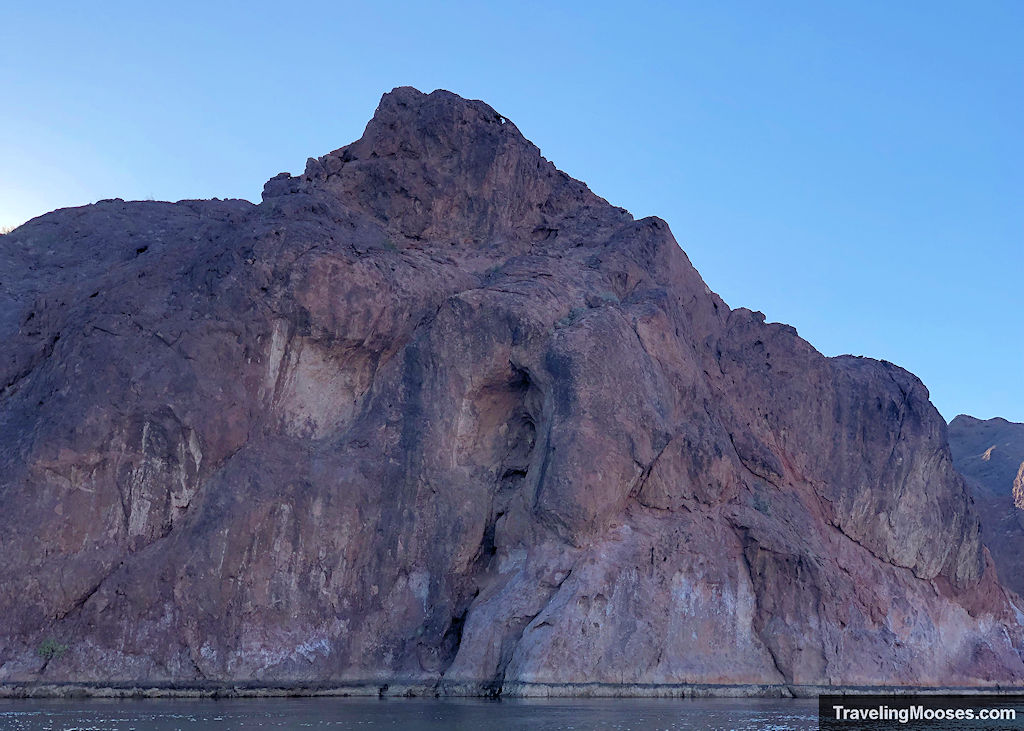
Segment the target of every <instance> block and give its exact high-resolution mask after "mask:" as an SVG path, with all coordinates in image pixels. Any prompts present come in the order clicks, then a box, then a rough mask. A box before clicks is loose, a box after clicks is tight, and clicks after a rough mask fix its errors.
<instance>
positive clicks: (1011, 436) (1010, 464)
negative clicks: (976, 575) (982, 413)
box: [949, 414, 1024, 594]
mask: <svg viewBox="0 0 1024 731" xmlns="http://www.w3.org/2000/svg"><path fill="white" fill-rule="evenodd" d="M949 446H950V448H951V450H952V453H953V463H954V464H955V465H956V468H957V469H958V470H959V471H960V472H962V473H963V474H964V475H965V476H966V477H967V484H968V486H969V487H970V489H971V494H972V497H973V499H974V503H975V506H976V509H977V513H978V515H979V517H980V518H981V525H982V540H983V541H984V543H985V545H986V546H987V547H988V550H989V551H991V552H992V559H993V561H995V565H996V572H997V573H998V574H999V579H1000V581H1002V583H1003V584H1004V585H1006V586H1008V587H1009V588H1011V589H1013V590H1014V591H1015V592H1017V593H1018V594H1024V424H1015V423H1014V422H1012V421H1007V420H1006V419H999V418H996V419H987V420H982V419H975V418H974V417H973V416H966V415H963V414H961V415H960V416H958V417H956V418H955V419H953V421H951V422H950V423H949Z"/></svg>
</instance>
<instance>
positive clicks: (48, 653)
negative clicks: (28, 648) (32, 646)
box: [36, 637, 68, 660]
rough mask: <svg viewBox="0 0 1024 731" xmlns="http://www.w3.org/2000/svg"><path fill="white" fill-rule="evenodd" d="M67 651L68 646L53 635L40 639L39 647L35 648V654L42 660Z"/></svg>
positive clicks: (51, 658) (55, 656)
mask: <svg viewBox="0 0 1024 731" xmlns="http://www.w3.org/2000/svg"><path fill="white" fill-rule="evenodd" d="M67 651H68V646H67V645H63V644H61V643H60V642H58V641H57V640H55V639H54V638H53V637H47V638H46V639H45V640H43V641H42V643H40V645H39V647H37V648H36V654H37V655H39V657H41V658H43V659H44V660H53V659H54V658H59V657H60V656H62V655H63V654H64V653H65V652H67Z"/></svg>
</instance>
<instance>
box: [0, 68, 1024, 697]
mask: <svg viewBox="0 0 1024 731" xmlns="http://www.w3.org/2000/svg"><path fill="white" fill-rule="evenodd" d="M0 282H2V284H0V313H2V314H0V342H3V348H2V356H3V360H2V361H0V437H2V442H0V499H2V501H3V508H4V509H3V511H2V512H0V536H2V541H3V545H2V548H3V551H2V553H3V555H4V557H5V560H4V561H3V562H2V564H0V585H2V586H3V587H4V588H5V591H4V592H2V593H0V618H2V620H0V679H2V680H18V679H28V680H31V679H45V680H62V679H76V680H91V681H96V682H111V681H119V680H144V681H149V682H162V681H175V682H178V681H189V680H212V681H216V680H221V681H225V680H238V681H244V680H273V681H281V682H305V681H319V680H323V681H333V682H340V681H373V682H380V683H382V684H383V683H391V682H397V681H399V680H406V681H418V682H426V683H428V684H434V685H436V687H438V688H439V689H440V690H442V691H448V692H460V690H461V691H463V692H464V691H467V690H469V691H470V692H479V691H481V690H488V689H489V690H491V691H492V692H497V691H498V690H500V689H502V688H507V689H509V690H514V692H530V690H529V689H530V688H536V687H540V686H537V685H536V684H545V683H553V684H561V683H584V682H601V683H614V684H635V683H655V684H656V683H798V684H799V683H826V684H827V683H839V684H927V685H942V684H945V685H977V684H990V683H1003V684H1021V683H1022V682H1024V664H1022V661H1021V656H1020V649H1021V647H1022V636H1021V630H1020V628H1019V627H1018V624H1017V616H1018V615H1017V611H1016V609H1015V608H1014V606H1013V604H1012V601H1013V597H1012V595H1010V594H1008V593H1007V592H1006V591H1005V590H1004V589H1003V588H1002V586H1001V585H1000V584H999V583H998V582H997V580H996V578H995V572H994V570H993V567H992V564H991V561H990V559H989V558H988V556H987V553H986V551H985V550H984V548H983V547H982V544H981V542H980V540H979V526H978V520H977V517H976V516H975V513H974V512H973V510H972V508H971V504H970V500H969V496H968V493H967V491H966V488H965V485H964V481H963V478H962V477H961V476H960V475H959V474H958V473H957V472H956V471H955V470H954V468H953V462H952V460H951V457H950V453H949V448H948V446H947V443H946V427H945V424H944V422H943V421H942V419H941V418H940V416H939V415H938V413H937V412H936V411H935V409H934V408H933V407H932V405H931V404H930V402H929V400H928V393H927V391H926V389H925V387H924V386H923V385H922V384H921V383H920V381H919V380H918V379H917V378H915V377H914V376H913V375H911V374H910V373H907V372H906V371H904V370H902V369H900V368H898V367H896V366H894V365H892V364H890V363H886V362H878V361H873V360H868V359H864V358H853V357H841V358H834V359H829V358H825V357H823V356H822V355H820V354H819V353H818V352H817V351H815V350H814V348H812V347H811V346H810V345H809V344H808V343H806V342H805V341H803V340H801V339H800V337H798V335H797V333H796V331H795V330H794V329H793V328H791V327H788V326H786V325H780V324H769V323H765V322H764V317H763V315H761V314H760V313H757V312H751V311H750V310H746V309H736V310H733V309H730V308H729V307H728V306H727V305H726V304H725V303H724V302H723V301H722V300H721V299H720V298H719V297H718V296H717V295H715V294H714V293H713V292H711V291H710V290H709V289H708V288H707V287H706V286H705V284H704V282H703V281H702V280H701V278H700V276H699V275H698V274H697V272H696V271H695V270H694V268H693V267H692V266H691V265H690V262H689V261H688V259H687V257H686V255H685V254H684V253H683V252H682V250H680V248H679V247H678V245H677V244H676V242H675V240H674V238H673V237H672V234H671V232H670V231H669V229H668V227H667V225H666V224H665V223H664V222H663V221H661V220H660V219H657V218H647V219H643V220H634V219H633V218H632V217H631V216H630V215H629V213H627V212H626V211H624V210H623V209H621V208H615V207H613V206H611V205H609V204H608V203H607V202H605V201H604V200H602V199H601V198H599V197H597V196H596V195H594V194H593V193H592V192H590V191H589V190H588V189H587V187H586V186H585V185H584V184H582V183H580V182H578V181H576V180H573V179H571V178H570V177H569V176H567V175H566V174H564V173H562V172H560V171H558V170H557V169H556V168H555V167H554V166H553V165H552V164H551V163H549V162H548V161H547V160H545V159H544V158H543V157H541V155H540V152H539V151H538V149H537V148H536V147H535V146H534V145H532V144H531V143H530V142H528V141H527V140H526V139H524V137H523V136H522V135H521V134H520V133H519V131H518V130H517V129H516V127H515V125H513V124H512V123H511V122H510V121H508V120H507V119H505V118H504V117H502V116H501V115H499V114H498V113H496V112H495V111H494V110H493V109H491V108H490V107H489V106H487V105H486V104H484V103H482V102H477V101H467V100H464V99H461V98H459V97H457V96H455V95H453V94H451V93H448V92H444V91H437V92H434V93H432V94H429V95H425V94H421V93H420V92H418V91H416V90H414V89H410V88H400V89H396V90H395V91H393V92H391V93H390V94H387V95H385V96H384V98H383V99H382V101H381V104H380V106H379V108H378V109H377V112H376V114H375V116H374V118H373V120H372V121H371V122H370V123H369V125H368V126H367V129H366V132H365V134H364V135H363V137H362V138H361V139H360V140H358V141H357V142H355V143H353V144H351V145H349V146H347V147H343V148H341V149H340V150H337V151H335V152H332V153H330V154H328V155H325V156H324V157H321V158H319V159H311V160H310V161H309V162H308V164H307V166H306V171H305V173H304V174H302V175H299V176H295V177H292V176H288V175H286V174H282V175H280V176H277V177H275V178H273V179H272V180H271V181H269V182H268V183H267V185H266V188H265V190H264V196H263V202H262V203H261V204H259V205H253V204H250V203H247V202H244V201H183V202H180V203H176V204H166V203H126V202H123V201H103V202H100V203H98V204H96V205H92V206H86V207H83V208H78V209H68V210H62V211H57V212H54V213H51V214H48V215H46V216H42V217H40V218H38V219H36V220H34V221H31V222H29V223H28V224H26V225H24V226H22V227H21V228H19V229H17V230H16V231H14V232H13V233H11V234H9V235H7V236H4V237H2V238H0ZM50 638H52V639H54V640H56V641H57V642H59V643H60V644H61V645H65V646H66V647H67V650H66V651H64V652H62V653H60V654H59V656H53V657H50V658H49V659H45V658H43V657H40V655H39V653H38V652H37V650H38V649H39V648H40V647H41V644H42V643H44V642H46V640H47V639H50ZM51 647H52V645H51ZM43 654H50V655H54V653H43ZM531 684H532V685H531Z"/></svg>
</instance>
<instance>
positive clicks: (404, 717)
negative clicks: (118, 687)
mask: <svg viewBox="0 0 1024 731" xmlns="http://www.w3.org/2000/svg"><path fill="white" fill-rule="evenodd" d="M817 713H818V707H817V702H816V701H815V700H776V699H770V700H768V699H756V698H749V699H747V698H744V699H734V698H728V699H726V698H714V699H693V700H689V699H678V700H676V699H646V698H643V699H572V700H569V699H565V700H562V699H559V700H501V701H488V700H478V699H461V698H460V699H447V698H446V699H438V700H425V699H405V698H393V699H383V700H378V699H376V698H373V699H364V698H359V699H353V698H260V699H232V700H191V699H173V700H172V699H167V700H163V699H161V700H95V699H85V700H52V701H51V700H45V701H43V700H0V728H2V729H18V730H25V731H28V730H31V731H35V730H36V729H47V730H54V731H56V730H58V729H60V730H61V731H71V730H72V729H74V730H76V731H100V730H101V729H102V730H103V731H108V730H109V731H112V730H115V729H116V731H128V730H129V729H134V730H135V731H175V730H176V729H181V730H182V731H199V730H200V729H204V730H205V729H307V728H312V729H319V728H328V729H413V731H435V730H436V731H440V730H441V729H467V730H469V729H486V731H554V730H555V729H559V730H562V729H580V730H582V729H608V730H612V729H614V730H615V731H627V730H633V729H636V730H637V731H652V730H653V729H735V730H736V731H740V730H741V729H742V730H744V731H748V730H749V731H753V730H754V729H758V730H763V729H816V728H817V727H818V722H817V721H818V715H817Z"/></svg>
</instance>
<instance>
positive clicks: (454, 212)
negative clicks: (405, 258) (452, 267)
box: [264, 86, 632, 243]
mask: <svg viewBox="0 0 1024 731" xmlns="http://www.w3.org/2000/svg"><path fill="white" fill-rule="evenodd" d="M298 191H305V192H309V191H315V192H328V193H329V194H330V195H331V196H332V197H333V198H335V199H338V200H340V201H341V202H342V203H343V204H344V205H346V206H348V207H350V208H354V209H356V210H359V211H362V212H364V213H367V214H369V215H371V216H372V217H374V218H376V219H377V220H378V221H380V222H382V223H383V224H384V225H386V226H387V228H388V229H389V230H391V231H392V232H394V233H396V234H398V235H401V236H405V237H407V238H411V239H417V240H418V239H438V240H449V241H453V242H457V243H466V242H471V241H472V242H479V241H486V240H501V241H507V240H510V239H517V240H531V239H532V240H548V239H552V238H557V236H558V235H559V234H560V233H563V234H564V232H565V227H564V226H562V225H561V222H562V221H563V220H564V219H565V218H572V219H573V221H574V224H573V228H574V230H575V231H576V232H579V231H580V230H583V231H592V232H594V233H595V234H596V233H597V232H598V231H599V230H601V229H606V228H609V227H614V226H616V225H619V224H621V223H623V222H627V221H631V220H632V217H631V216H629V214H628V213H627V212H626V211H625V210H624V209H621V208H616V207H614V206H612V205H610V204H609V203H608V202H607V201H605V200H604V199H603V198H600V197H598V196H596V195H595V194H594V193H592V192H591V191H590V189H589V188H587V186H586V185H585V184H584V183H582V182H580V181H578V180H575V179H573V178H571V177H570V176H569V175H567V174H566V173H564V172H562V171H560V170H558V169H557V168H556V167H555V166H554V165H553V164H551V163H550V162H549V161H548V160H546V159H545V158H544V157H543V156H542V155H541V153H540V150H539V149H538V148H537V146H536V145H534V144H533V143H532V142H530V141H529V140H527V139H526V138H525V137H524V136H523V135H522V133H521V132H520V131H519V129H518V127H516V125H515V124H514V123H512V122H511V121H510V120H509V119H508V118H506V117H505V116H504V115H502V114H500V113H498V112H497V111H495V110H494V108H493V107H491V106H490V105H488V104H486V103H484V102H482V101H477V100H469V99H464V98H462V97H460V96H459V95H457V94H454V93H452V92H450V91H445V90H443V89H438V90H436V91H433V92H431V93H429V94H425V93H423V92H420V91H418V90H417V89H414V88H412V87H408V86H402V87H398V88H396V89H394V90H393V91H391V92H389V93H386V94H384V95H383V97H382V98H381V101H380V104H378V106H377V110H376V112H375V113H374V115H373V118H372V119H371V120H370V121H369V123H368V124H367V125H366V130H365V131H364V133H363V135H362V137H360V139H358V140H356V141H355V142H353V143H352V144H350V145H346V146H345V147H342V148H340V149H338V150H335V151H334V152H331V153H329V154H327V155H324V156H323V157H319V158H310V160H309V161H308V162H307V164H306V170H305V172H304V173H303V175H301V176H298V177H291V176H286V175H281V176H278V177H276V178H274V179H272V180H271V181H270V182H269V183H268V184H267V186H266V187H265V189H264V199H269V198H273V197H275V196H278V195H282V194H287V193H293V192H298ZM581 224H582V226H581Z"/></svg>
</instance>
